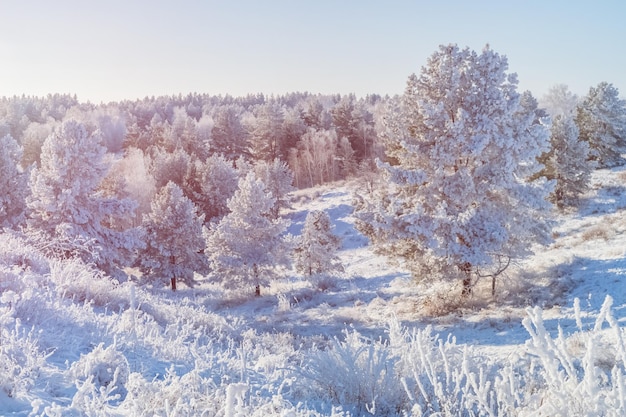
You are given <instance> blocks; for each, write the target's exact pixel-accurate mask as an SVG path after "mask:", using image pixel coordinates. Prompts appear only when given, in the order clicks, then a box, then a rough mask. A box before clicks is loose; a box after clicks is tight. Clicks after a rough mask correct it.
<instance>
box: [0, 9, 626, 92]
mask: <svg viewBox="0 0 626 417" xmlns="http://www.w3.org/2000/svg"><path fill="white" fill-rule="evenodd" d="M447 43H457V44H458V45H459V46H461V47H463V46H469V47H470V48H472V49H475V50H480V49H482V47H483V46H484V45H485V44H486V43H489V44H490V45H491V48H492V49H494V50H495V51H497V52H499V53H501V54H504V55H506V56H507V57H508V58H509V66H510V71H512V72H517V74H518V76H519V80H520V89H521V90H524V89H529V90H531V91H532V92H533V94H535V96H537V97H540V96H541V95H543V94H544V93H545V91H547V89H548V88H549V87H550V86H552V85H554V84H557V83H563V84H567V85H568V86H569V87H570V89H571V90H572V91H573V92H575V93H577V94H585V93H586V92H587V90H588V88H589V87H590V86H592V85H596V84H598V83H599V82H601V81H608V82H611V83H613V84H614V85H615V86H616V87H617V88H619V90H620V93H621V95H622V97H626V2H625V1H623V0H614V1H602V0H596V1H547V0H544V1H534V0H530V1H522V0H518V1H481V0H475V1H470V0H467V1H394V0H387V1H382V0H381V1H369V0H361V1H356V0H335V1H330V0H315V1H313V0H311V1H297V0H291V1H288V0H264V1H261V0H257V1H252V0H245V1H244V0H231V1H225V0H224V1H213V0H211V1H209V0H205V1H199V0H198V1H192V0H178V1H175V0H168V1H158V0H153V1H143V0H141V1H139V0H137V1H132V0H125V1H122V0H109V1H98V2H95V1H89V0H80V1H64V0H55V1H50V0H44V1H29V0H0V96H10V95H14V94H20V95H21V94H22V93H24V94H27V95H45V94H47V93H71V94H77V95H78V97H79V99H80V100H83V101H86V100H90V101H92V102H100V101H110V100H121V99H135V98H143V97H145V96H147V95H162V94H177V93H183V94H186V93H189V92H198V93H209V94H231V95H244V94H247V93H257V92H262V93H266V94H272V93H274V94H282V93H286V92H293V91H309V92H313V93H341V94H347V93H356V94H357V95H359V96H363V95H365V94H367V93H379V94H396V93H401V92H402V91H403V89H404V84H405V81H406V79H407V77H408V75H409V74H411V73H413V72H416V73H418V72H419V70H420V68H421V66H422V65H424V64H425V63H426V60H427V58H428V56H430V55H431V54H432V53H433V52H434V51H435V50H436V49H437V47H438V45H440V44H447Z"/></svg>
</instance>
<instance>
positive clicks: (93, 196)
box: [27, 119, 142, 272]
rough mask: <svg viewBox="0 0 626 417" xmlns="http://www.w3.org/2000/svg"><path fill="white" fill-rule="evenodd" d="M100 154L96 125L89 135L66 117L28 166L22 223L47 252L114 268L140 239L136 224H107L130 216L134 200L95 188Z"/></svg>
mask: <svg viewBox="0 0 626 417" xmlns="http://www.w3.org/2000/svg"><path fill="white" fill-rule="evenodd" d="M105 155H106V148H105V147H104V146H103V145H102V137H101V135H100V133H99V132H98V131H96V132H94V133H93V134H91V135H90V134H88V133H87V130H86V129H85V126H84V125H83V124H81V123H79V122H77V121H75V120H71V119H70V120H67V121H65V122H64V123H63V124H62V125H61V127H60V129H59V130H58V131H57V132H55V133H53V134H52V135H50V136H49V137H48V138H47V139H46V141H45V142H44V144H43V147H42V149H41V167H39V168H34V169H33V170H32V171H31V175H30V180H29V186H30V190H31V194H30V196H29V198H28V199H27V207H28V211H29V218H28V220H27V223H28V230H29V232H30V235H31V236H32V237H33V238H36V239H38V243H39V244H40V245H43V246H44V248H43V249H46V250H47V251H48V252H51V253H53V254H55V255H57V256H62V257H66V256H75V255H78V256H80V257H81V258H83V260H86V261H88V262H95V263H96V264H97V265H98V266H100V267H101V268H103V269H104V270H105V271H107V272H113V271H114V270H115V269H116V268H117V267H122V266H125V265H129V264H130V263H131V261H132V257H133V256H134V255H135V250H136V249H137V248H138V247H141V245H142V242H141V240H140V233H139V230H138V229H136V228H126V229H120V228H117V227H115V228H112V227H110V226H111V225H114V224H117V223H118V222H116V219H124V218H128V217H132V215H133V212H134V210H135V208H136V205H137V204H136V203H135V202H134V201H132V200H130V199H126V198H122V199H120V198H115V197H107V196H105V195H104V194H103V192H102V191H100V190H99V186H100V184H101V183H102V181H103V180H104V178H105V177H106V175H107V172H108V170H109V166H110V165H109V162H108V161H107V160H106V158H105ZM119 223H122V222H119Z"/></svg>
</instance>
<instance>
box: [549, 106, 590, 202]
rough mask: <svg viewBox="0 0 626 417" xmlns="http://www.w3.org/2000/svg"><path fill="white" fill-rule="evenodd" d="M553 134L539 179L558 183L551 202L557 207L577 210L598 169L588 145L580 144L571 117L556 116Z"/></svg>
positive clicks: (552, 129)
mask: <svg viewBox="0 0 626 417" xmlns="http://www.w3.org/2000/svg"><path fill="white" fill-rule="evenodd" d="M550 133H551V135H550V145H551V147H550V151H549V152H547V153H546V154H544V155H542V157H541V160H542V161H543V162H544V164H545V168H544V169H543V170H542V171H541V172H539V174H538V175H543V176H545V177H546V178H548V179H550V180H555V181H556V182H555V185H554V191H553V192H552V194H551V195H550V199H551V201H552V202H553V203H554V204H556V205H557V207H559V208H560V209H563V208H565V207H568V206H575V205H577V204H578V198H579V196H580V195H581V194H582V193H584V192H585V191H586V190H587V187H588V185H589V180H590V179H591V171H592V170H593V168H594V167H595V164H594V162H593V161H590V160H589V143H588V142H585V141H582V140H579V136H578V127H576V123H575V122H574V119H573V115H572V114H570V115H563V114H560V115H557V116H556V117H555V118H554V120H553V121H552V128H551V131H550Z"/></svg>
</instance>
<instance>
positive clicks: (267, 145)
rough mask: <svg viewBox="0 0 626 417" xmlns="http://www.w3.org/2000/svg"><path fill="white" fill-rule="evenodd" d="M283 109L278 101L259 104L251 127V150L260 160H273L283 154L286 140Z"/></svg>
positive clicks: (254, 156)
mask: <svg viewBox="0 0 626 417" xmlns="http://www.w3.org/2000/svg"><path fill="white" fill-rule="evenodd" d="M283 122H284V116H283V109H282V107H281V106H280V105H278V104H277V103H266V104H263V105H261V106H259V108H258V110H257V112H256V115H255V117H254V119H253V121H252V125H251V126H250V127H249V141H250V152H251V154H252V157H253V158H255V159H256V160H259V161H268V162H269V161H273V160H274V159H276V158H278V157H279V156H280V154H281V149H282V144H283V140H284V131H283Z"/></svg>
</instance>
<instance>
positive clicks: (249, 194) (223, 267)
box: [207, 172, 289, 296]
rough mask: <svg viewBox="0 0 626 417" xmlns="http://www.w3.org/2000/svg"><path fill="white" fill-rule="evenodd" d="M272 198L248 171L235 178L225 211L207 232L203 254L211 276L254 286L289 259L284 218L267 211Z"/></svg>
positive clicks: (258, 289) (237, 285) (258, 286)
mask: <svg viewBox="0 0 626 417" xmlns="http://www.w3.org/2000/svg"><path fill="white" fill-rule="evenodd" d="M274 203H275V199H274V197H273V196H272V194H271V193H270V192H268V191H267V190H266V187H265V184H263V182H262V181H261V180H259V179H257V178H256V176H255V175H254V172H249V173H248V174H247V175H246V177H245V178H242V179H241V180H239V185H238V189H237V191H236V192H235V195H234V196H233V197H232V198H231V199H230V200H229V201H228V208H229V209H230V213H228V214H227V215H226V216H225V217H224V218H223V219H222V220H221V221H220V222H219V223H218V224H216V225H213V226H212V227H211V231H210V232H209V233H208V235H207V254H208V257H209V259H210V260H211V268H212V270H213V277H214V278H215V279H216V280H218V281H221V282H222V283H223V285H224V286H225V287H227V288H241V287H243V286H245V285H250V286H253V287H255V293H256V295H257V296H258V295H260V294H261V285H265V284H267V282H268V280H269V279H270V278H271V277H273V276H275V274H276V273H277V268H279V267H280V266H286V265H287V264H288V263H289V259H288V256H287V249H288V248H287V244H286V242H285V239H284V237H283V233H284V232H285V230H286V228H287V222H286V221H285V220H282V219H276V218H274V217H273V216H272V215H271V211H272V207H274Z"/></svg>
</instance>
